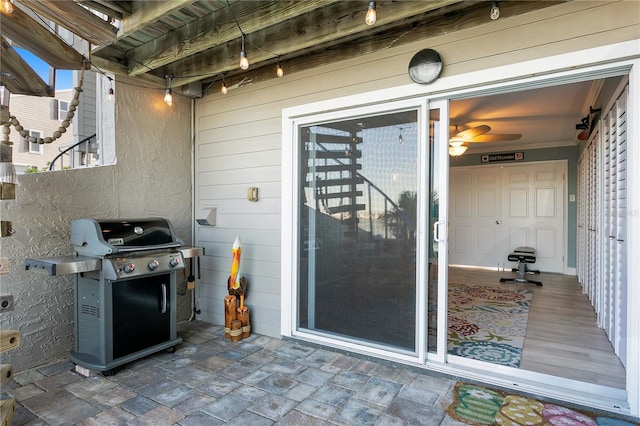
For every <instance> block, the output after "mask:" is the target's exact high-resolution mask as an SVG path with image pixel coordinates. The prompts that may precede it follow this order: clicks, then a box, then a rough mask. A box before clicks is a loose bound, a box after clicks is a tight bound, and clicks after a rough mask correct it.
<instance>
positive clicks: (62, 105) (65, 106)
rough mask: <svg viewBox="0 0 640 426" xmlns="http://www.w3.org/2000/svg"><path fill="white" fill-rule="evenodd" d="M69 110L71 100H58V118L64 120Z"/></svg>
mask: <svg viewBox="0 0 640 426" xmlns="http://www.w3.org/2000/svg"><path fill="white" fill-rule="evenodd" d="M67 111H69V102H67V101H58V120H60V121H62V120H64V119H65V118H66V117H67Z"/></svg>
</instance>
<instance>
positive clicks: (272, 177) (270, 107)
mask: <svg viewBox="0 0 640 426" xmlns="http://www.w3.org/2000/svg"><path fill="white" fill-rule="evenodd" d="M639 8H640V3H638V2H637V1H633V0H631V1H625V2H570V3H566V4H561V5H558V6H553V7H549V8H546V9H543V10H540V11H536V12H532V13H528V14H524V15H520V16H516V17H513V18H509V17H507V16H503V17H501V18H500V19H499V20H498V21H494V22H490V23H488V24H486V25H482V26H478V27H475V28H471V29H467V30H462V31H458V32H453V33H450V34H447V35H442V36H437V37H433V38H429V39H425V40H422V41H420V42H416V43H412V44H407V45H402V46H398V47H391V48H389V49H386V50H384V51H381V52H377V53H374V54H370V55H365V56H360V57H357V58H354V59H352V60H347V61H342V62H338V63H334V64H329V65H326V66H322V67H318V68H315V69H313V70H308V71H304V72H300V73H296V74H291V75H287V74H285V76H284V77H283V78H281V79H275V78H274V79H273V80H271V81H267V82H264V83H259V84H255V85H248V86H245V87H241V88H238V89H235V90H230V91H229V93H228V94H227V95H226V96H223V95H221V94H220V93H218V92H217V91H216V90H212V93H210V94H207V95H205V96H204V97H203V98H202V99H200V100H198V101H197V102H196V163H195V170H196V177H195V179H196V180H195V197H196V200H195V203H196V206H195V207H196V211H198V210H199V209H204V208H208V207H217V211H218V217H217V219H218V220H217V225H216V226H215V227H199V226H198V227H197V229H196V240H197V244H198V245H203V246H205V247H206V256H205V258H204V259H203V262H202V277H203V280H202V283H201V285H200V287H199V307H200V309H201V310H202V315H201V317H200V318H201V319H203V320H205V321H210V322H213V323H215V324H222V323H223V322H224V311H223V298H224V296H225V295H226V294H227V290H226V280H227V277H228V276H229V271H230V266H231V245H232V243H233V240H234V238H235V236H236V235H240V236H241V238H242V240H243V242H244V251H243V254H242V261H241V267H240V269H241V275H244V276H245V277H247V279H248V282H249V291H248V296H247V301H246V302H247V305H248V306H249V308H250V309H251V323H252V329H253V330H254V331H255V332H258V333H262V334H267V335H272V336H279V335H280V273H279V268H280V258H279V257H280V243H281V242H280V201H281V200H280V198H281V186H280V185H281V159H280V151H281V144H282V141H281V138H282V135H281V113H282V109H283V108H288V107H292V106H296V105H302V104H306V103H310V102H316V101H322V100H330V99H332V98H337V97H343V96H347V95H352V94H358V93H363V92H369V91H373V90H378V89H384V88H392V87H396V86H401V85H406V84H410V83H411V80H410V79H409V77H408V74H407V67H408V64H409V61H410V59H411V57H412V56H413V55H414V54H415V53H416V52H417V51H419V50H421V49H423V48H433V49H436V50H437V51H438V52H439V53H440V55H441V56H442V58H443V61H444V69H443V73H442V76H453V75H457V74H462V73H467V72H471V71H476V70H481V69H486V68H491V67H497V66H500V65H509V64H512V63H517V62H520V61H524V60H529V59H538V58H544V57H547V56H550V55H555V54H560V53H566V52H572V51H576V50H580V49H586V48H590V47H596V46H602V45H607V44H610V43H615V42H620V41H626V40H632V39H638V38H640V25H639V23H640V18H639V16H640V14H639ZM265 48H268V46H265ZM285 73H286V69H285ZM499 78H500V77H499V76H496V79H498V80H499ZM460 85H461V86H464V85H465V82H464V81H461V82H460ZM425 90H428V86H427V87H425ZM250 186H257V187H259V189H260V200H259V201H258V202H257V203H251V202H249V201H247V200H246V191H247V188H248V187H250Z"/></svg>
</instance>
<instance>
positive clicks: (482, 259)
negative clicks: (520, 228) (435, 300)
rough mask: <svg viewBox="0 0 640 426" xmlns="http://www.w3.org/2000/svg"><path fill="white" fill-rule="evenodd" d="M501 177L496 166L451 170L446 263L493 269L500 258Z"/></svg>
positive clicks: (497, 264) (498, 263)
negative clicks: (447, 260)
mask: <svg viewBox="0 0 640 426" xmlns="http://www.w3.org/2000/svg"><path fill="white" fill-rule="evenodd" d="M501 180H502V179H501V170H500V168H499V167H457V168H452V169H451V170H450V178H449V182H450V192H449V193H450V210H449V227H450V236H449V263H451V264H453V265H473V266H482V267H494V268H496V267H498V266H499V265H500V262H501V261H503V259H504V258H501V256H502V254H503V250H502V239H503V237H502V233H501V230H500V216H501V192H502V191H501Z"/></svg>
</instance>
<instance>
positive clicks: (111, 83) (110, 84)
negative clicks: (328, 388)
mask: <svg viewBox="0 0 640 426" xmlns="http://www.w3.org/2000/svg"><path fill="white" fill-rule="evenodd" d="M108 78H109V92H108V99H109V101H112V100H113V79H112V78H111V77H108Z"/></svg>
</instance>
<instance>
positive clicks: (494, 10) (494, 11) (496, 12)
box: [489, 1, 500, 21]
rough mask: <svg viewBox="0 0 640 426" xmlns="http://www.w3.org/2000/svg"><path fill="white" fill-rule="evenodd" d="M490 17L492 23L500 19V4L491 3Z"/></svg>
mask: <svg viewBox="0 0 640 426" xmlns="http://www.w3.org/2000/svg"><path fill="white" fill-rule="evenodd" d="M489 17H490V18H491V20H492V21H495V20H496V19H498V18H499V17H500V8H499V7H498V2H497V1H494V2H491V11H490V12H489Z"/></svg>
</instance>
